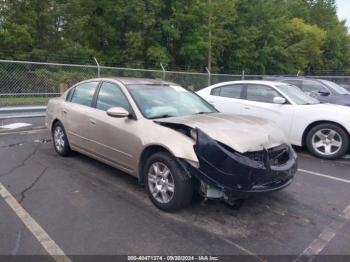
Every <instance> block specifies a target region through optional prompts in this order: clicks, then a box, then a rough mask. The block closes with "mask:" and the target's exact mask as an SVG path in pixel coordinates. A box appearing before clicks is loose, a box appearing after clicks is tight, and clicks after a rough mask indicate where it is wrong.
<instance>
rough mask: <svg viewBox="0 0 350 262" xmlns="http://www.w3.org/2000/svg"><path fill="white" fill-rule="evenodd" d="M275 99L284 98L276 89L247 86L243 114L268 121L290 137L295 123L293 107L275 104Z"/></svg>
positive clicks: (255, 85)
mask: <svg viewBox="0 0 350 262" xmlns="http://www.w3.org/2000/svg"><path fill="white" fill-rule="evenodd" d="M275 97H283V96H282V95H281V94H280V93H279V92H277V91H276V90H275V89H274V88H272V87H270V86H267V85H262V84H247V85H246V92H245V100H243V101H244V102H245V104H244V107H243V110H242V114H244V115H249V116H255V117H261V118H264V119H267V120H269V121H271V122H273V123H274V124H276V125H277V126H278V127H280V128H281V130H282V131H283V132H284V133H285V135H286V136H287V137H289V135H290V128H291V125H292V121H293V115H294V114H293V112H294V111H293V105H291V104H289V103H288V102H287V103H286V104H275V103H274V102H273V99H274V98H275Z"/></svg>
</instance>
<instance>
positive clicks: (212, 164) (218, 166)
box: [179, 129, 298, 198]
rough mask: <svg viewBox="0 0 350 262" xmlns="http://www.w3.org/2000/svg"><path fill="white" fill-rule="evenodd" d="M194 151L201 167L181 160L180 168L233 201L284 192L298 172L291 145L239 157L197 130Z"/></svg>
mask: <svg viewBox="0 0 350 262" xmlns="http://www.w3.org/2000/svg"><path fill="white" fill-rule="evenodd" d="M194 149H195V152H196V155H197V158H198V160H199V168H195V167H194V166H192V165H191V164H189V163H188V162H186V161H185V160H179V163H180V165H181V166H182V167H183V168H184V169H185V170H186V171H187V172H188V173H189V174H190V175H191V176H193V177H195V178H197V179H198V180H200V181H203V182H204V183H206V184H208V185H210V186H213V187H215V188H216V189H219V190H220V191H222V192H224V193H225V194H226V196H228V197H232V198H245V197H248V196H249V195H251V194H255V193H263V192H270V191H275V190H280V189H282V188H284V187H286V186H288V185H290V184H291V183H292V181H293V177H294V174H295V173H296V171H297V162H298V161H297V155H296V153H295V152H294V150H293V149H292V147H291V146H289V145H281V146H279V147H276V148H273V149H268V150H261V151H257V152H251V153H247V154H239V153H237V152H235V151H233V150H232V149H231V148H229V147H227V146H225V145H223V144H221V143H219V142H217V141H215V140H213V139H212V138H210V137H209V136H208V135H206V134H205V133H204V132H203V131H201V130H199V129H197V143H196V145H195V148H194Z"/></svg>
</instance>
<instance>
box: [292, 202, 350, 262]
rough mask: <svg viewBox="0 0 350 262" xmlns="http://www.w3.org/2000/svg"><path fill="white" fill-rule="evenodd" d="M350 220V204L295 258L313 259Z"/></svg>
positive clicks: (302, 259) (299, 259)
mask: <svg viewBox="0 0 350 262" xmlns="http://www.w3.org/2000/svg"><path fill="white" fill-rule="evenodd" d="M349 221H350V205H349V206H347V207H346V208H345V209H344V210H343V212H341V213H340V214H339V216H338V217H337V218H336V219H334V220H333V221H332V222H331V223H330V224H329V225H328V226H327V227H326V228H325V229H323V231H322V232H321V234H319V236H318V237H317V238H316V239H315V240H314V241H312V242H311V244H310V245H309V246H308V247H307V248H306V249H305V250H304V251H303V252H302V253H301V254H300V255H299V256H298V257H297V258H296V259H295V260H294V261H295V262H299V261H312V260H314V259H315V256H316V255H318V254H320V253H321V252H322V250H323V249H324V248H325V247H326V246H327V245H328V243H329V242H330V241H331V240H332V239H333V238H334V237H335V235H336V234H337V233H338V232H339V231H340V230H341V229H342V228H343V227H344V225H345V224H346V223H348V222H349Z"/></svg>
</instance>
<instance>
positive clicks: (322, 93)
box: [318, 90, 330, 96]
mask: <svg viewBox="0 0 350 262" xmlns="http://www.w3.org/2000/svg"><path fill="white" fill-rule="evenodd" d="M318 93H319V94H320V95H321V96H329V95H330V93H329V92H328V91H322V90H319V91H318Z"/></svg>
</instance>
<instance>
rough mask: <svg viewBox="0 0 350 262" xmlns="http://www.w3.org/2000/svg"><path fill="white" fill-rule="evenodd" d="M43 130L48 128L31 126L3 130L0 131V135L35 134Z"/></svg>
mask: <svg viewBox="0 0 350 262" xmlns="http://www.w3.org/2000/svg"><path fill="white" fill-rule="evenodd" d="M43 131H48V129H47V128H46V127H45V126H39V127H33V128H31V129H29V130H21V131H8V130H6V131H5V132H3V131H0V136H4V135H12V134H23V135H24V134H35V133H39V132H43Z"/></svg>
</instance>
